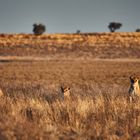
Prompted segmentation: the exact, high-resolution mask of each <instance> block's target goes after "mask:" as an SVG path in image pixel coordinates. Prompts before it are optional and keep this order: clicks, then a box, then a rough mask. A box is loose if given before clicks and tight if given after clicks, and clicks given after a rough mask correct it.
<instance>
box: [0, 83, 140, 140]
mask: <svg viewBox="0 0 140 140" xmlns="http://www.w3.org/2000/svg"><path fill="white" fill-rule="evenodd" d="M88 86H89V85H87V87H88ZM89 87H90V90H87V89H88V88H89ZM89 87H88V88H87V89H86V90H83V91H81V90H80V89H79V90H78V89H73V91H71V98H70V99H65V100H63V101H62V100H60V99H59V96H58V95H59V93H54V94H53V93H52V95H50V96H51V98H48V96H49V95H47V94H45V92H46V91H45V89H42V88H41V87H40V88H39V90H38V91H37V93H36V96H34V94H33V93H31V95H30V96H27V95H26V92H29V91H28V90H29V89H27V91H26V89H24V90H21V91H18V94H20V96H18V94H17V93H16V94H12V95H11V94H10V90H7V92H6V93H5V96H4V97H1V98H0V112H1V114H0V139H6V138H7V139H10V140H12V139H13V140H14V139H21V140H22V139H24V140H25V139H39V140H41V139H54V140H55V139H76V140H77V139H107V140H109V139H110V140H116V139H138V137H139V136H140V117H139V116H140V106H139V103H140V102H139V101H138V102H135V103H128V102H127V96H125V94H122V93H124V89H123V88H121V89H119V87H117V86H116V87H115V86H114V87H111V88H108V87H106V86H104V88H102V89H99V88H98V87H97V86H96V85H93V86H91V85H90V86H89ZM31 89H32V87H31ZM15 91H16V90H15ZM30 91H33V90H30ZM52 92H54V91H52ZM78 93H79V94H78Z"/></svg>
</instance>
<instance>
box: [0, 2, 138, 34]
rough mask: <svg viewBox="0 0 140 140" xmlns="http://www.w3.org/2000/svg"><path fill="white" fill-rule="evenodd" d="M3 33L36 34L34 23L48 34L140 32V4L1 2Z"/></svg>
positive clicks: (0, 14)
mask: <svg viewBox="0 0 140 140" xmlns="http://www.w3.org/2000/svg"><path fill="white" fill-rule="evenodd" d="M0 19H1V20H0V33H32V29H33V26H32V25H33V24H34V23H42V24H44V25H45V26H46V32H47V33H73V32H76V31H77V30H80V31H81V32H109V29H108V27H107V26H108V24H109V23H110V22H112V21H115V22H120V23H122V24H123V26H122V27H121V29H120V30H118V31H122V32H131V31H135V30H136V29H137V28H140V0H0Z"/></svg>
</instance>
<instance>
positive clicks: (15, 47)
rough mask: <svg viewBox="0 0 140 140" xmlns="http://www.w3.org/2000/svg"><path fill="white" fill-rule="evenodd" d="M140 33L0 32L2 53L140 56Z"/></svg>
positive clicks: (97, 56) (96, 56) (12, 54)
mask: <svg viewBox="0 0 140 140" xmlns="http://www.w3.org/2000/svg"><path fill="white" fill-rule="evenodd" d="M139 46H140V33H136V32H130V33H123V32H122V33H117V32H116V33H85V34H84V33H83V34H44V35H41V36H35V35H33V34H0V55H1V56H48V55H49V56H50V55H53V56H54V55H56V56H57V57H58V56H59V58H64V57H66V58H67V57H71V58H73V57H76V58H77V57H84V58H87V57H90V58H139V56H140V55H139V52H140V47H139Z"/></svg>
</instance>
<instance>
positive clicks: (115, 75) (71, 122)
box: [0, 33, 140, 140]
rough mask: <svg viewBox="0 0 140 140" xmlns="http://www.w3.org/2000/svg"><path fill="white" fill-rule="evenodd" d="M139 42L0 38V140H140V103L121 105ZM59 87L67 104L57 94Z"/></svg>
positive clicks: (136, 70) (130, 36)
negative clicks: (67, 91)
mask: <svg viewBox="0 0 140 140" xmlns="http://www.w3.org/2000/svg"><path fill="white" fill-rule="evenodd" d="M73 36H74V37H73ZM75 36H76V37H75ZM112 36H115V38H114V37H112ZM7 37H8V39H7ZM23 38H24V39H23ZM113 38H114V40H113ZM139 38H140V34H139V33H137V34H135V33H122V34H121V33H120V34H119V33H118V34H117V33H114V34H112V35H111V34H110V33H109V34H88V35H87V34H86V35H85V34H84V35H81V36H80V35H71V34H68V35H60V36H57V35H52V36H47V37H46V36H45V35H44V36H37V37H36V36H33V35H13V36H12V35H11V36H9V35H1V36H0V44H1V46H0V88H1V89H2V91H3V94H4V95H3V96H2V97H0V112H1V114H0V139H2V140H3V139H4V140H5V139H8V140H16V139H20V140H26V139H29V140H31V139H34V140H46V139H53V140H63V139H64V140H65V139H67V140H90V139H91V140H94V139H95V140H96V139H98V140H104V139H106V140H118V139H122V140H124V139H134V140H137V139H139V138H140V106H139V104H140V101H139V100H138V101H137V102H135V103H129V102H128V100H127V97H128V89H129V85H130V83H129V77H130V75H131V74H140V59H139V58H140V41H139ZM15 40H16V41H15ZM46 40H47V41H46ZM80 40H81V41H80ZM22 42H24V43H22ZM29 42H31V43H29ZM111 43H112V44H111ZM78 45H79V46H78ZM132 45H133V46H132ZM86 46H87V47H86ZM63 84H65V85H67V86H69V87H70V89H71V91H70V92H71V98H70V99H69V100H63V101H62V100H61V99H60V97H59V94H60V87H61V85H63Z"/></svg>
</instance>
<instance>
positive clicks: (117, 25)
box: [108, 22, 122, 32]
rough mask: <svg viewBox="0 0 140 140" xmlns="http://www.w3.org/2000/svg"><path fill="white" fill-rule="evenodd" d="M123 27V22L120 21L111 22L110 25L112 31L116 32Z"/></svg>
mask: <svg viewBox="0 0 140 140" xmlns="http://www.w3.org/2000/svg"><path fill="white" fill-rule="evenodd" d="M121 27H122V23H119V22H110V23H109V25H108V28H109V30H110V32H115V31H116V30H118V29H120V28H121Z"/></svg>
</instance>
